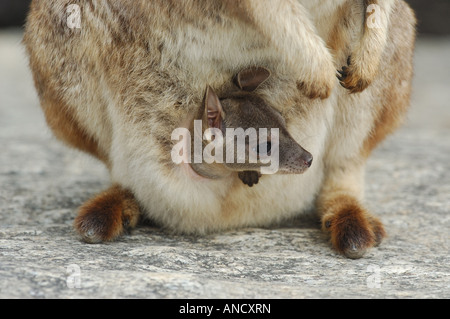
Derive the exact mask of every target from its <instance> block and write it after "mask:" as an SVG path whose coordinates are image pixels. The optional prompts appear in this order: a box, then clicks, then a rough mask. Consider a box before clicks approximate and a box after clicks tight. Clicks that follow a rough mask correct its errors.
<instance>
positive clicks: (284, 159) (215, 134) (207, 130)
mask: <svg viewBox="0 0 450 319" xmlns="http://www.w3.org/2000/svg"><path fill="white" fill-rule="evenodd" d="M269 77H270V71H269V70H267V69H265V68H262V67H253V68H247V69H245V70H242V71H241V72H239V73H238V74H237V75H236V76H235V78H234V83H235V86H234V87H233V88H232V89H231V90H229V91H228V92H226V93H225V94H226V96H224V97H222V98H219V96H217V94H216V93H215V91H214V90H213V89H212V88H211V87H210V86H208V87H207V89H206V93H205V98H204V101H203V104H202V105H201V106H200V108H199V111H198V114H197V116H196V120H195V121H194V125H191V129H190V133H191V142H192V145H191V148H190V149H191V150H192V149H194V150H195V151H197V152H198V151H200V154H192V155H191V156H190V160H191V161H190V163H191V167H192V168H193V170H194V171H195V172H196V173H197V174H199V175H201V176H204V177H207V178H223V177H227V176H229V175H230V173H233V172H234V173H237V174H238V176H239V178H240V179H241V180H242V181H243V182H244V184H247V185H248V186H250V187H251V186H253V185H254V184H257V183H258V181H259V178H260V177H261V174H275V173H283V174H300V173H303V172H304V171H306V169H308V168H309V167H310V166H311V164H312V160H313V157H312V155H311V154H310V153H309V152H307V151H306V150H305V149H303V148H302V147H301V146H300V145H299V144H298V143H297V142H296V141H295V140H294V139H293V138H292V136H291V135H290V134H289V132H288V130H287V128H286V122H285V120H284V118H283V117H282V116H281V114H280V113H279V112H277V111H276V110H275V109H273V108H272V107H270V106H269V105H267V103H266V102H265V101H264V100H263V99H262V98H261V97H260V96H258V94H256V93H255V91H256V90H257V88H258V87H259V86H260V85H262V84H263V83H264V82H265V81H266V80H267V79H268V78H269ZM203 137H206V138H203ZM182 145H183V144H182ZM200 145H203V146H202V147H199V146H200ZM175 149H176V151H177V148H175ZM203 150H204V151H203ZM183 151H184V150H183ZM212 153H214V154H212ZM202 155H203V157H202Z"/></svg>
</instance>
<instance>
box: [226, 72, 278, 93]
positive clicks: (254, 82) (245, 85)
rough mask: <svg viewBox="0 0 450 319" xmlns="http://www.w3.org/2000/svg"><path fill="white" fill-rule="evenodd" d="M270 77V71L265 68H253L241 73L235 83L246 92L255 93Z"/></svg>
mask: <svg viewBox="0 0 450 319" xmlns="http://www.w3.org/2000/svg"><path fill="white" fill-rule="evenodd" d="M269 77H270V71H269V70H267V69H266V68H263V67H251V68H248V69H244V70H242V71H241V72H239V73H238V74H237V75H236V77H235V79H234V81H235V84H236V85H237V86H238V87H239V88H240V89H241V90H244V91H247V92H253V91H254V90H256V89H257V88H258V87H259V86H260V85H261V84H263V83H264V82H266V80H267V79H268V78H269Z"/></svg>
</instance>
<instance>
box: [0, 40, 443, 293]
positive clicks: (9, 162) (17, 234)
mask: <svg viewBox="0 0 450 319" xmlns="http://www.w3.org/2000/svg"><path fill="white" fill-rule="evenodd" d="M20 40H21V33H20V31H16V32H11V31H9V32H2V33H0V145H1V146H2V150H1V152H0V298H449V297H450V266H449V264H450V260H449V230H450V227H449V226H450V220H449V212H450V140H449V136H450V108H449V107H448V101H449V100H450V90H449V89H448V88H449V82H450V74H449V73H448V70H449V69H450V62H449V60H448V57H449V56H450V41H449V40H448V39H444V40H439V41H433V40H427V41H425V40H422V41H420V42H419V43H418V46H417V55H416V65H417V68H416V73H417V77H416V80H415V93H414V96H413V107H412V110H411V113H410V119H409V121H408V123H407V125H406V126H405V127H403V128H402V129H401V130H400V131H398V132H397V133H396V134H395V135H394V136H392V137H391V138H390V139H389V140H388V141H386V142H385V143H384V144H383V145H382V146H381V147H380V148H379V149H378V150H377V151H376V152H375V154H374V155H373V157H372V158H371V159H370V161H369V164H368V171H367V175H366V194H367V196H366V205H367V206H368V207H369V208H370V209H371V210H372V211H373V212H374V213H375V214H377V215H378V216H380V218H381V220H382V221H383V222H384V224H385V226H386V230H387V232H388V234H389V237H388V238H387V239H386V240H385V241H384V242H383V243H382V245H381V246H380V247H379V248H377V249H373V250H371V251H369V253H368V254H367V256H366V257H365V258H363V259H360V260H349V259H346V258H344V257H342V256H339V255H337V254H335V253H334V251H333V250H332V249H331V248H330V245H329V243H328V242H327V240H326V238H325V237H324V236H323V235H322V233H321V231H320V230H319V225H318V222H317V220H316V218H315V217H314V216H304V217H301V218H299V219H298V220H295V221H293V222H292V223H290V224H286V225H283V226H280V227H277V228H270V229H242V230H239V231H233V232H226V233H220V234H215V235H210V236H207V237H200V238H196V237H184V236H173V235H171V234H167V233H164V232H163V231H161V230H159V229H156V228H154V227H152V226H149V225H142V226H140V227H139V228H138V229H136V230H135V231H134V232H133V233H132V235H131V236H125V237H123V238H122V239H121V240H119V241H118V242H114V243H109V244H103V245H88V244H84V243H82V242H80V241H79V240H78V238H77V236H76V235H75V233H74V231H73V228H72V222H73V219H74V217H75V216H76V209H77V207H78V206H79V205H80V204H81V203H83V201H85V200H86V199H88V198H89V197H90V196H91V195H93V194H94V193H96V192H98V191H101V190H102V189H103V188H104V187H106V186H107V185H108V183H109V181H108V175H107V172H106V170H105V168H104V167H103V166H102V165H101V164H100V163H98V162H96V161H95V160H93V159H91V158H89V157H87V156H86V155H84V154H81V153H78V152H76V151H74V150H70V149H68V148H66V147H65V146H63V145H62V144H60V143H59V142H58V141H56V140H55V139H54V138H53V137H52V135H51V133H50V132H49V130H48V129H47V127H46V125H45V123H44V119H43V116H42V114H41V111H40V109H39V106H38V101H37V98H36V94H35V92H34V88H33V84H32V81H31V77H30V74H29V71H28V68H27V63H26V60H25V58H24V55H23V51H24V50H23V48H22V47H21V45H20Z"/></svg>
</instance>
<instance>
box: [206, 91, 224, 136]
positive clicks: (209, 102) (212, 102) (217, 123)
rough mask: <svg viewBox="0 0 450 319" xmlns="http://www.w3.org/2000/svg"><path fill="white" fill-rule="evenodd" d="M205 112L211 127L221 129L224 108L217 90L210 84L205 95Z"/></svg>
mask: <svg viewBox="0 0 450 319" xmlns="http://www.w3.org/2000/svg"><path fill="white" fill-rule="evenodd" d="M205 113H206V119H207V120H208V126H209V128H218V129H221V126H222V116H223V108H222V104H221V103H220V100H219V97H218V96H217V94H216V92H214V90H213V89H212V88H211V87H210V86H209V85H208V86H207V88H206V96H205Z"/></svg>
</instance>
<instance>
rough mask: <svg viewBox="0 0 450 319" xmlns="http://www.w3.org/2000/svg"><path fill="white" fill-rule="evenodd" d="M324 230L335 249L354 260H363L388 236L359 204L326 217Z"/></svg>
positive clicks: (376, 220) (378, 222)
mask: <svg viewBox="0 0 450 319" xmlns="http://www.w3.org/2000/svg"><path fill="white" fill-rule="evenodd" d="M322 228H323V230H324V231H326V232H329V234H330V237H331V243H332V245H333V247H334V248H335V249H336V250H337V251H338V252H339V253H341V254H343V255H345V256H346V257H348V258H353V259H356V258H361V257H362V256H363V255H364V254H365V253H366V251H367V250H368V249H370V248H371V247H374V246H378V245H379V244H380V243H381V241H382V240H383V238H384V237H385V236H386V233H385V231H384V228H383V225H382V224H381V222H380V221H379V220H378V219H376V218H375V217H373V216H371V215H369V214H368V213H366V212H365V211H364V209H363V208H361V207H360V206H359V205H357V204H351V205H348V206H347V207H345V208H344V209H342V210H340V211H339V212H338V213H334V214H327V215H325V216H324V218H323V219H322Z"/></svg>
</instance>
